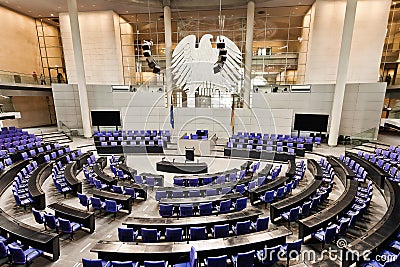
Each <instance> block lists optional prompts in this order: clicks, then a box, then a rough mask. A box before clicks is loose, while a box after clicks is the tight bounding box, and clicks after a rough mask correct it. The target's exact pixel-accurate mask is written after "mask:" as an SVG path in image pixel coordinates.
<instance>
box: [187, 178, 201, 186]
mask: <svg viewBox="0 0 400 267" xmlns="http://www.w3.org/2000/svg"><path fill="white" fill-rule="evenodd" d="M198 185H199V179H198V178H191V179H189V186H198Z"/></svg>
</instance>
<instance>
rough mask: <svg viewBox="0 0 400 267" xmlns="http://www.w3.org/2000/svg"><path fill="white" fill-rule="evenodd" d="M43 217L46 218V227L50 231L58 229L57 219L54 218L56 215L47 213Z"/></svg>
mask: <svg viewBox="0 0 400 267" xmlns="http://www.w3.org/2000/svg"><path fill="white" fill-rule="evenodd" d="M43 216H44V220H45V222H46V225H47V226H48V227H49V228H50V229H56V228H57V223H56V218H55V217H54V215H52V214H46V213H45V214H44V215H43Z"/></svg>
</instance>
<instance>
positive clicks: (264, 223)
mask: <svg viewBox="0 0 400 267" xmlns="http://www.w3.org/2000/svg"><path fill="white" fill-rule="evenodd" d="M268 224H269V217H264V218H257V220H256V222H251V227H252V228H253V229H254V230H255V231H257V232H258V231H264V230H267V229H268Z"/></svg>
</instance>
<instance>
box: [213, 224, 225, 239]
mask: <svg viewBox="0 0 400 267" xmlns="http://www.w3.org/2000/svg"><path fill="white" fill-rule="evenodd" d="M211 231H212V234H213V237H214V238H222V237H228V236H229V224H223V225H214V228H212V229H211Z"/></svg>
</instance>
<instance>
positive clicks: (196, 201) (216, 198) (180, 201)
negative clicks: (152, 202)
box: [160, 193, 243, 208]
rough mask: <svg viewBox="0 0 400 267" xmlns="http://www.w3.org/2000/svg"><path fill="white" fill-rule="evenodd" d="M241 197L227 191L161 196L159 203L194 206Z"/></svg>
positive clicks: (234, 199) (176, 206)
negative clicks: (212, 193) (214, 194)
mask: <svg viewBox="0 0 400 267" xmlns="http://www.w3.org/2000/svg"><path fill="white" fill-rule="evenodd" d="M241 197H243V196H242V194H240V193H229V194H225V195H219V196H218V195H217V196H206V197H187V198H162V199H160V204H164V205H168V204H169V205H174V207H175V208H178V207H179V206H180V205H182V204H193V206H194V207H197V206H199V205H200V204H201V203H207V202H212V203H213V204H215V203H219V202H221V201H224V200H228V199H230V200H231V201H232V202H234V201H236V199H238V198H241Z"/></svg>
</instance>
